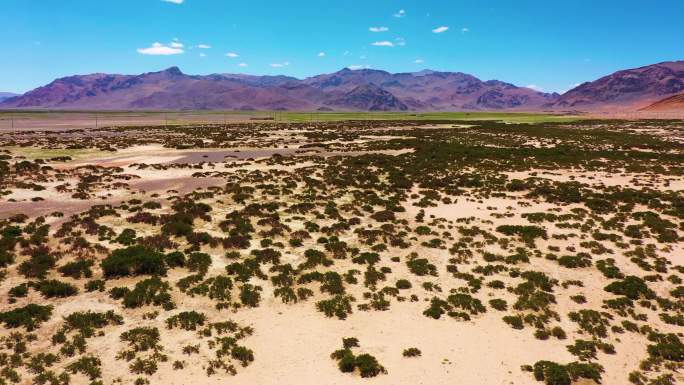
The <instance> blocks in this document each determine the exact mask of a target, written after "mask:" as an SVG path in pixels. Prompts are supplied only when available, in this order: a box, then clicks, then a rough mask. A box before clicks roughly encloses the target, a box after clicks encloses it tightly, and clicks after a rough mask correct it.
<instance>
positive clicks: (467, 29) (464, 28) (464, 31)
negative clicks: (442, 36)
mask: <svg viewBox="0 0 684 385" xmlns="http://www.w3.org/2000/svg"><path fill="white" fill-rule="evenodd" d="M461 32H463V33H466V32H470V28H468V27H463V28H461Z"/></svg>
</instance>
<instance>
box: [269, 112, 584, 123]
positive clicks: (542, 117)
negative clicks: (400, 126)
mask: <svg viewBox="0 0 684 385" xmlns="http://www.w3.org/2000/svg"><path fill="white" fill-rule="evenodd" d="M276 119H278V120H281V119H282V120H286V121H292V122H305V121H340V120H501V121H505V122H511V123H543V122H572V121H576V120H579V119H582V117H580V116H577V115H555V114H542V113H526V112H424V113H417V112H313V113H307V112H277V113H276Z"/></svg>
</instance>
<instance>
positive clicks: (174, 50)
mask: <svg viewBox="0 0 684 385" xmlns="http://www.w3.org/2000/svg"><path fill="white" fill-rule="evenodd" d="M173 44H174V43H171V45H164V44H162V43H159V42H156V43H154V44H152V46H151V47H147V48H138V53H141V54H143V55H179V54H182V53H183V48H181V47H182V46H183V45H182V44H181V47H174V46H173Z"/></svg>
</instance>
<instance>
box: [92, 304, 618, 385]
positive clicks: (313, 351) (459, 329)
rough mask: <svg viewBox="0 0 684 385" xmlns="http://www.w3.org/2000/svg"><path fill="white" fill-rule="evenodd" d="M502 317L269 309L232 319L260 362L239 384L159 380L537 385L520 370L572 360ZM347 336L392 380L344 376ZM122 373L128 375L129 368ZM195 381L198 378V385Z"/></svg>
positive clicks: (168, 375) (169, 376)
mask: <svg viewBox="0 0 684 385" xmlns="http://www.w3.org/2000/svg"><path fill="white" fill-rule="evenodd" d="M499 317H500V314H496V313H495V312H490V313H489V314H487V315H485V316H484V317H482V318H478V319H476V320H475V321H474V322H457V321H454V320H451V319H442V320H433V319H430V318H427V317H425V316H423V315H422V314H420V311H418V309H417V308H416V304H410V303H393V304H392V307H391V308H390V310H388V311H384V312H360V311H355V313H354V314H353V315H351V316H350V317H349V318H348V319H347V320H345V321H340V320H337V319H328V318H325V317H324V316H323V315H322V314H321V313H318V312H316V311H315V310H313V309H312V304H311V303H303V304H298V305H283V304H280V303H277V302H273V303H263V304H262V305H261V306H260V307H259V308H256V309H251V310H242V311H240V312H239V313H237V314H231V315H229V316H227V318H230V319H234V320H236V321H238V322H240V323H244V324H249V325H251V326H253V327H254V328H255V334H254V335H253V336H252V337H249V338H247V339H246V340H245V342H244V343H245V345H247V346H249V347H250V348H251V349H253V350H254V352H255V361H254V362H253V363H252V364H251V365H250V366H249V367H247V368H240V369H239V372H238V374H237V375H236V376H235V377H232V378H226V377H225V376H214V377H206V375H205V374H204V373H203V372H202V370H201V369H200V370H198V369H199V368H198V367H195V370H193V373H190V372H187V371H182V372H175V371H173V370H171V369H168V366H169V365H168V364H165V365H164V366H163V367H161V368H160V371H159V372H158V373H156V374H155V375H154V376H152V379H151V380H152V383H155V384H169V385H171V384H173V385H181V384H183V385H185V384H189V383H192V384H222V383H231V384H261V385H268V384H274V385H276V384H300V385H308V384H311V385H319V384H327V385H333V384H359V383H360V382H361V381H363V383H369V384H426V385H428V384H429V385H436V384H445V385H446V384H455V383H457V384H485V383H486V384H502V385H503V384H535V383H536V382H535V381H534V378H533V377H532V376H531V375H529V373H525V372H522V371H521V370H520V365H522V364H528V363H534V362H536V361H537V360H541V359H546V358H549V357H554V358H555V359H559V360H571V359H572V357H571V356H570V355H569V353H567V351H565V348H564V347H563V346H562V345H557V344H549V343H548V342H545V341H539V340H536V339H535V338H534V337H533V336H532V335H531V333H530V332H529V331H513V330H511V329H510V328H509V327H508V326H506V325H504V324H503V323H502V321H501V320H500V318H499ZM343 337H356V338H358V339H359V340H360V345H361V347H360V348H355V349H354V350H355V351H357V353H359V354H360V353H363V352H367V353H370V354H373V355H374V356H376V358H377V359H378V360H379V362H380V363H381V364H382V365H384V366H385V368H386V369H387V370H388V374H387V375H380V376H378V377H375V378H372V379H361V378H360V377H359V376H358V375H351V374H344V373H341V372H340V371H339V369H338V368H337V363H336V361H334V360H332V359H331V358H330V354H331V353H332V352H333V351H335V350H337V349H340V347H341V344H342V338H343ZM169 339H171V340H172V341H169ZM178 339H186V340H187V339H188V336H185V335H184V333H177V332H175V333H173V334H169V335H168V336H166V335H165V336H164V341H165V342H166V343H168V344H173V343H174V342H175V341H173V340H178ZM178 342H179V341H178ZM188 342H189V343H192V342H193V341H192V339H190V340H189V341H188ZM181 344H182V343H181ZM409 347H418V348H419V349H421V351H422V354H423V355H422V357H419V358H404V357H403V356H402V352H403V350H404V349H406V348H409ZM445 359H446V360H448V361H445ZM112 364H116V363H108V362H104V365H105V366H110V365H112ZM119 366H121V365H119ZM181 373H182V374H181ZM121 374H122V375H124V374H126V368H123V371H122V372H121ZM188 378H193V380H192V382H188V380H187V379H188ZM610 383H618V382H610Z"/></svg>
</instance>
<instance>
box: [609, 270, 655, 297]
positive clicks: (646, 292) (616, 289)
mask: <svg viewBox="0 0 684 385" xmlns="http://www.w3.org/2000/svg"><path fill="white" fill-rule="evenodd" d="M605 290H606V291H607V292H609V293H613V294H615V295H624V296H625V297H627V298H629V299H632V300H637V299H639V298H641V297H642V296H643V297H644V298H646V299H653V298H654V297H655V293H654V292H653V291H652V290H651V289H649V288H648V285H647V284H646V282H644V280H643V279H641V278H639V277H636V276H633V275H630V276H627V277H625V279H623V280H622V281H615V282H613V283H611V284H610V285H608V286H606V287H605Z"/></svg>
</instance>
